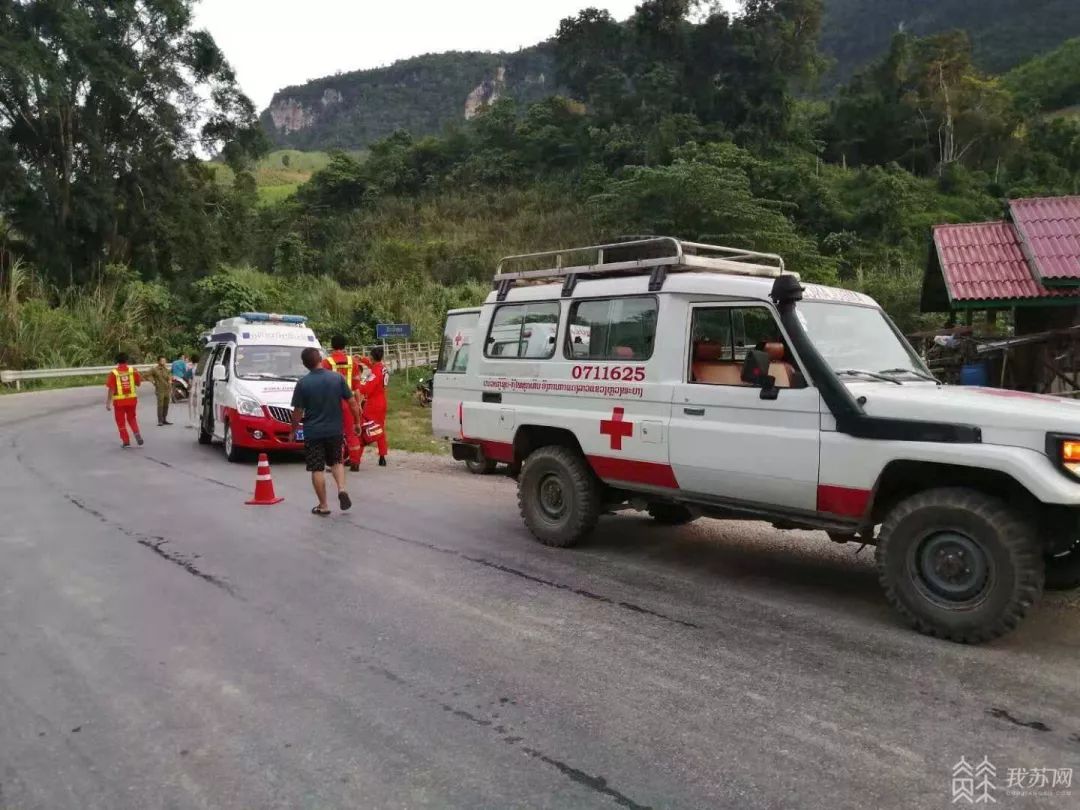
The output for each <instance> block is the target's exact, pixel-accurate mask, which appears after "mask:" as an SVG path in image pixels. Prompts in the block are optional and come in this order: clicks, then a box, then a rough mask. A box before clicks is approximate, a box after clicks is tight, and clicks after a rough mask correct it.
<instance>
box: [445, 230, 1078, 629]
mask: <svg viewBox="0 0 1080 810" xmlns="http://www.w3.org/2000/svg"><path fill="white" fill-rule="evenodd" d="M514 332H517V333H518V339H517V341H516V342H515V341H514V340H513V339H512V337H511V335H512V333H514ZM466 345H467V346H469V351H467V352H465V353H464V355H465V358H464V360H463V359H462V355H463V353H462V350H461V347H463V346H466ZM432 420H433V428H434V432H435V434H436V435H437V436H443V437H449V438H452V439H453V452H454V457H455V458H456V459H458V460H467V461H470V462H472V463H474V464H486V463H489V462H504V463H507V464H509V465H511V470H512V471H513V472H515V473H516V474H517V475H518V501H519V505H520V509H521V514H522V517H523V519H524V522H525V525H526V526H527V527H528V529H529V530H530V531H531V532H532V534H533V535H535V537H536V538H537V539H538V540H540V542H542V543H545V544H548V545H552V546H571V545H574V544H575V543H577V542H578V541H580V540H581V539H582V538H583V537H585V536H586V535H587V534H588V533H589V532H590V531H591V530H592V529H593V527H594V526H595V525H596V523H597V520H598V519H599V517H600V516H601V515H602V514H605V513H608V512H611V511H614V510H619V509H627V508H630V509H639V510H644V511H647V512H648V513H649V514H650V515H651V516H652V517H653V518H654V519H656V520H657V521H659V522H661V523H665V524H681V523H686V522H688V521H691V520H694V519H695V518H697V517H699V516H703V515H704V516H710V517H719V518H725V519H732V518H741V519H749V520H766V521H769V522H771V523H772V524H773V525H774V526H776V527H777V528H778V529H821V530H824V531H826V532H828V533H829V536H830V537H831V538H832V539H833V540H835V541H837V542H846V541H849V540H851V541H855V542H860V543H866V544H872V545H875V546H876V547H877V567H878V571H879V574H880V579H881V583H882V586H883V588H884V590H885V593H886V594H887V597H888V599H889V601H890V602H891V603H892V604H893V605H894V606H895V607H896V608H897V609H898V610H899V612H900V613H901V614H902V615H903V616H904V617H905V618H906V619H907V620H908V621H909V622H910V623H911V624H913V625H914V626H915V627H916V628H917V629H918V630H920V631H922V632H926V633H929V634H932V635H936V636H940V637H943V638H947V639H952V640H955V641H961V642H979V641H985V640H988V639H991V638H994V637H996V636H999V635H1002V634H1003V633H1005V632H1007V631H1009V630H1011V629H1012V628H1014V627H1015V626H1016V625H1017V624H1018V623H1019V622H1020V621H1021V619H1023V617H1024V616H1025V615H1026V614H1027V612H1028V611H1029V610H1030V609H1031V607H1032V605H1033V604H1034V603H1035V602H1036V601H1037V600H1038V599H1039V597H1040V595H1041V593H1042V590H1043V587H1044V583H1045V584H1046V585H1047V586H1049V587H1058V588H1073V587H1077V586H1078V585H1080V543H1078V539H1080V526H1078V521H1077V517H1078V515H1080V404H1077V403H1074V402H1071V401H1063V400H1060V399H1057V398H1055V397H1047V396H1038V395H1033V394H1025V393H1019V392H1013V391H1003V390H998V389H990V388H958V387H948V386H943V385H941V384H940V383H939V382H938V381H937V380H936V379H935V378H934V377H933V376H932V375H931V374H930V373H929V372H928V371H927V369H926V367H925V366H924V364H923V362H922V361H921V359H920V358H919V356H918V355H917V354H916V352H915V351H914V350H913V349H912V348H911V346H910V345H909V344H908V343H907V341H906V340H905V339H904V337H903V335H902V334H901V333H900V332H899V331H898V330H897V328H896V327H895V326H894V325H893V323H892V321H890V320H889V318H888V316H887V315H886V314H885V313H884V312H883V311H882V310H881V308H880V307H879V306H878V305H877V304H876V303H875V302H874V301H873V300H872V299H870V298H868V297H867V296H865V295H862V294H859V293H856V292H851V291H848V290H842V289H834V288H828V287H821V286H817V285H813V284H802V283H801V282H800V280H799V278H798V277H797V276H795V275H792V274H789V273H787V272H785V270H784V263H783V260H782V259H781V258H780V257H779V256H775V255H769V254H761V253H755V252H752V251H747V250H738V249H732V248H724V247H719V246H714V245H702V244H695V243H688V242H682V241H679V240H676V239H672V238H667V237H661V238H649V239H640V240H634V241H626V242H620V243H616V244H611V245H599V246H593V247H588V248H576V249H572V250H561V251H553V252H550V253H542V254H530V255H526V256H516V257H510V258H507V259H504V260H503V261H502V262H500V265H499V271H498V273H497V275H496V277H495V289H494V291H493V292H492V293H491V294H490V295H489V296H488V299H487V301H486V302H485V304H484V305H483V307H482V308H481V309H480V310H479V311H477V310H458V311H455V312H452V313H450V314H449V316H448V318H447V324H446V330H445V335H444V345H443V353H442V357H441V358H440V364H439V367H438V370H437V373H436V376H435V391H434V403H433V408H432Z"/></svg>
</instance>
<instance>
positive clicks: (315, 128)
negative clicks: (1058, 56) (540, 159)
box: [260, 0, 1080, 188]
mask: <svg viewBox="0 0 1080 810" xmlns="http://www.w3.org/2000/svg"><path fill="white" fill-rule="evenodd" d="M823 2H824V8H825V14H824V19H823V23H822V32H821V51H822V53H823V54H824V55H825V56H826V57H827V58H829V59H831V60H833V67H832V69H831V70H830V71H829V74H828V76H827V77H826V80H825V86H826V87H827V88H828V87H832V86H834V85H835V84H837V83H840V82H844V81H846V80H847V79H848V78H850V76H851V75H852V74H853V73H854V72H855V71H856V70H857V69H858V68H860V67H862V66H864V65H866V64H868V63H869V62H871V61H872V60H873V59H874V58H876V57H877V56H879V55H880V54H881V53H883V52H884V51H886V50H887V49H888V47H889V43H890V41H891V40H892V38H893V36H894V35H895V34H896V33H897V32H898V31H901V30H903V31H906V32H908V33H909V34H912V35H915V36H926V35H930V34H935V33H940V32H944V31H949V30H954V29H963V30H965V31H967V32H968V34H969V36H970V37H971V40H972V43H973V46H974V56H975V62H976V64H977V65H978V66H979V67H981V68H982V69H984V70H987V71H989V72H991V73H1003V72H1005V71H1008V70H1010V69H1012V68H1014V67H1015V66H1017V65H1019V64H1021V63H1024V62H1025V61H1027V60H1029V59H1032V58H1033V57H1036V56H1038V55H1041V54H1043V53H1045V52H1047V51H1050V50H1052V49H1054V48H1055V47H1057V46H1059V45H1061V43H1062V42H1064V41H1065V40H1067V39H1068V38H1070V37H1078V36H1080V0H872V2H870V1H869V0H823ZM1048 67H1051V66H1050V65H1048ZM556 73H557V71H556V66H555V60H554V57H553V46H552V44H551V43H550V42H548V43H544V44H542V45H538V46H536V47H534V48H527V49H525V50H522V51H519V52H517V53H512V54H509V53H475V52H450V53H442V54H427V55H424V56H418V57H416V58H413V59H405V60H402V61H400V62H395V63H394V64H392V65H390V66H389V67H383V68H377V69H373V70H360V71H354V72H351V73H340V74H337V75H334V76H327V77H324V78H321V79H315V80H313V81H310V82H307V83H306V84H302V85H296V86H292V87H286V88H284V89H282V90H280V91H278V92H277V93H276V94H275V95H274V98H273V100H272V101H271V104H270V107H269V108H268V109H267V110H265V111H264V112H263V113H262V116H261V118H260V122H261V124H262V126H263V129H264V131H265V132H266V133H267V134H268V135H269V136H270V139H271V142H272V143H274V144H275V145H276V146H282V147H293V148H298V149H315V150H325V149H360V148H364V147H366V146H368V145H370V144H372V143H374V142H376V141H378V140H379V139H380V138H384V137H386V136H388V135H390V134H391V133H393V132H395V131H397V130H400V129H404V130H407V131H409V132H410V133H412V134H413V135H416V136H424V135H436V134H439V133H441V132H442V131H443V130H444V129H445V128H446V127H447V126H448V125H457V124H460V123H462V122H463V121H464V120H465V119H466V106H467V101H468V100H469V99H470V94H472V95H473V102H472V103H473V104H475V103H478V102H485V101H490V100H492V99H493V98H496V97H511V98H513V99H514V100H515V101H517V102H518V103H520V104H522V105H528V104H530V103H532V102H535V101H538V100H540V99H541V98H544V97H546V96H549V95H552V94H554V93H556V92H557V90H558V77H557V75H556ZM1074 75H1075V74H1074ZM1059 106H1066V105H1065V104H1061V105H1059ZM286 185H287V184H286ZM284 187H285V185H283V188H284Z"/></svg>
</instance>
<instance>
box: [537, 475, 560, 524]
mask: <svg viewBox="0 0 1080 810" xmlns="http://www.w3.org/2000/svg"><path fill="white" fill-rule="evenodd" d="M537 490H538V494H539V497H538V498H537V501H538V502H539V504H540V511H541V512H543V514H544V517H545V518H547V519H548V520H550V521H553V522H555V521H559V520H562V519H563V517H565V516H566V510H567V508H568V504H567V498H566V488H565V487H564V486H563V481H562V478H561V477H560V476H559V475H558V474H556V473H548V474H547V475H545V476H543V477H542V478H541V479H540V482H539V484H538V486H537Z"/></svg>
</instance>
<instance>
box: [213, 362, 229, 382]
mask: <svg viewBox="0 0 1080 810" xmlns="http://www.w3.org/2000/svg"><path fill="white" fill-rule="evenodd" d="M227 379H229V371H228V369H226V368H225V366H224V365H223V364H220V363H219V364H218V365H216V366H214V382H224V381H225V380H227Z"/></svg>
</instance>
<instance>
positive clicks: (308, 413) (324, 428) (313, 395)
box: [289, 348, 363, 517]
mask: <svg viewBox="0 0 1080 810" xmlns="http://www.w3.org/2000/svg"><path fill="white" fill-rule="evenodd" d="M300 359H301V360H302V361H303V363H304V368H306V369H307V370H308V373H307V376H306V377H304V378H303V379H302V380H300V382H298V383H297V384H296V388H295V390H293V396H292V407H293V412H292V434H291V435H290V437H289V438H290V440H295V439H296V432H297V431H298V430H299V429H300V425H301V423H303V425H304V460H305V462H306V465H307V469H308V472H310V473H311V485H312V487H314V489H315V495H316V497H318V499H319V504H318V506H316V507H315V508H314V509H312V510H311V514H313V515H321V516H324V517H325V516H326V515H329V514H330V507H329V506H327V503H326V476H325V475H324V473H325V472H326V468H327V466H329V467H330V472H331V473H332V474H333V476H334V483H335V484H336V485H337V491H338V503H339V504H340V505H341V511H342V512H344V511H346V510H348V509H349V508H350V507H351V506H352V500H351V499H350V498H349V493H348V492H347V491H346V490H345V466H344V465H343V464H342V459H341V445H342V441H341V439H342V433H343V431H344V429H345V428H344V422H343V420H342V418H341V403H342V400H344V401H345V402H347V403H349V408H350V409H351V410H352V413H353V417H354V422H353V423H354V424H355V425H356V430H357V431H359V430H360V425H361V424H362V423H363V419H361V418H360V403H359V402H357V400H356V397H354V396H353V392H352V391H351V390H349V386H348V385H347V384H346V383H345V378H344V377H342V376H341V375H340V374H338V373H337V372H335V371H327V370H326V369H325V368H323V367H322V355H321V354H320V353H319V350H318V349H316V348H308V349H304V351H303V352H302V353H301V355H300Z"/></svg>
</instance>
